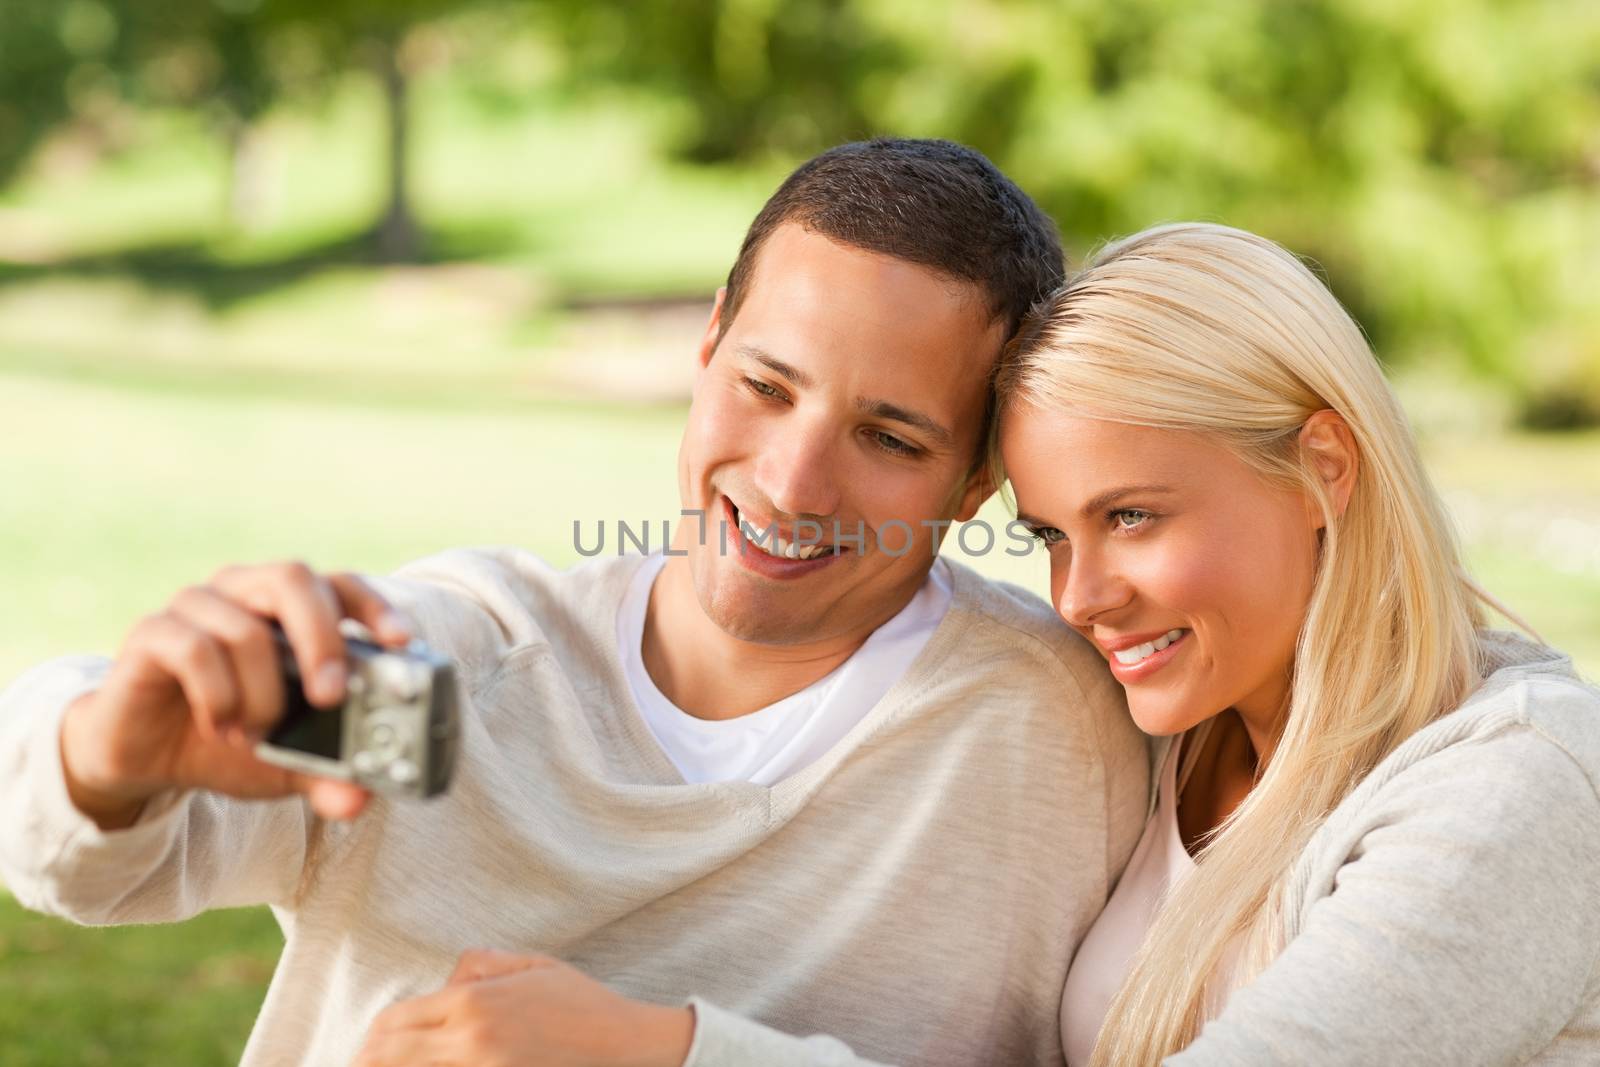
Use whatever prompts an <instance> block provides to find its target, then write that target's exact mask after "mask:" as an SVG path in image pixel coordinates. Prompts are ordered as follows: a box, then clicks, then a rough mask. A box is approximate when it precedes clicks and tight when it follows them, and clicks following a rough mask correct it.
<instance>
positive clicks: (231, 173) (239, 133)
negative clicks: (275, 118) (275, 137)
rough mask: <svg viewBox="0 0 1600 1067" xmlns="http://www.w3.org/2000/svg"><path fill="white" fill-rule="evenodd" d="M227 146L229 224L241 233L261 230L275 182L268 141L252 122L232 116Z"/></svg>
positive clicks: (228, 121) (226, 127)
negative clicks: (269, 160) (269, 163)
mask: <svg viewBox="0 0 1600 1067" xmlns="http://www.w3.org/2000/svg"><path fill="white" fill-rule="evenodd" d="M224 122H225V124H226V125H225V129H224V132H223V136H224V138H225V139H226V143H227V152H228V177H227V192H226V198H227V209H226V210H227V222H228V227H229V228H230V229H233V230H236V231H239V232H241V233H252V232H255V231H257V230H260V229H261V228H262V227H263V226H264V225H265V223H266V221H267V215H268V213H269V199H270V196H271V192H272V189H271V181H270V175H269V174H268V167H267V158H266V156H267V152H266V144H265V139H264V138H263V137H262V135H261V131H260V130H259V129H258V128H257V127H256V125H255V124H254V123H253V122H251V121H250V120H248V119H246V118H244V117H243V116H240V115H229V116H228V117H227V119H225V120H224Z"/></svg>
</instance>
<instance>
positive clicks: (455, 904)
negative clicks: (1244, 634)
mask: <svg viewBox="0 0 1600 1067" xmlns="http://www.w3.org/2000/svg"><path fill="white" fill-rule="evenodd" d="M1061 273H1062V270H1061V254H1060V249H1059V245H1058V243H1057V240H1056V237H1055V235H1054V232H1053V228H1052V226H1051V224H1050V223H1049V220H1048V219H1046V218H1045V217H1044V216H1043V215H1042V214H1041V213H1040V212H1039V211H1038V209H1037V208H1036V207H1035V206H1034V205H1033V204H1032V202H1031V201H1030V200H1028V198H1027V197H1026V196H1025V195H1024V194H1022V193H1021V191H1020V190H1018V189H1017V188H1016V187H1015V186H1014V185H1012V184H1011V182H1010V181H1009V180H1007V179H1006V178H1005V177H1004V176H1003V175H1002V174H1000V173H999V171H997V170H996V169H995V168H994V167H993V165H992V164H990V163H989V162H988V161H987V160H985V159H983V157H982V156H980V155H978V154H977V153H975V152H972V151H971V150H968V149H964V148H961V147H959V146H955V145H951V144H948V143H945V142H930V141H877V142H871V143H866V144H855V145H846V146H843V147H841V148H837V149H834V150H832V151H829V152H826V153H824V154H823V155H822V156H819V157H818V158H816V159H814V160H812V161H810V162H809V163H807V164H805V165H804V166H802V167H801V168H800V169H799V170H798V171H796V172H795V174H794V175H792V176H791V177H790V178H789V179H788V180H787V181H786V182H785V183H784V185H783V186H782V187H781V188H780V189H779V190H778V192H777V193H776V194H775V195H774V197H773V198H772V200H771V201H769V202H768V204H767V205H766V207H765V208H764V209H763V210H762V212H761V214H760V215H759V216H758V217H757V219H756V221H755V223H754V224H753V225H752V227H751V230H750V233H749V234H748V236H747V237H746V240H745V242H744V245H743V248H742V249H741V251H740V254H739V258H738V260H737V262H736V263H735V265H734V267H733V270H732V272H731V274H730V276H729V279H728V285H727V287H726V289H725V290H724V291H722V292H721V293H719V294H718V298H717V302H716V305H715V307H714V309H713V311H712V314H711V319H710V322H709V324H708V326H707V329H706V332H705V336H704V338H703V339H702V341H701V343H700V346H699V352H698V370H697V378H696V382H695V387H694V400H693V405H692V407H691V410H690V415H689V420H688V426H687V428H686V430H685V434H684V438H683V444H682V447H681V451H680V457H679V488H680V493H681V499H682V502H683V506H684V509H685V510H686V511H688V512H698V513H700V517H699V518H696V517H690V518H689V519H687V521H685V522H682V523H680V524H679V525H678V528H677V536H676V539H675V543H674V546H673V552H672V553H671V554H668V555H658V556H653V557H647V558H643V559H641V558H639V557H628V558H603V559H597V560H594V561H592V562H590V563H589V564H587V565H585V566H581V567H578V568H576V569H575V570H572V571H569V572H565V573H558V572H555V571H552V570H551V569H549V568H547V567H545V566H544V565H542V564H541V563H540V562H539V561H537V560H535V559H532V558H530V557H528V556H527V555H526V554H524V553H521V552H518V551H515V550H512V549H492V550H479V551H456V552H449V553H445V554H443V555H441V556H438V557H435V558H433V559H430V560H425V561H422V562H421V563H418V564H414V565H412V566H410V567H407V568H404V569H402V570H401V571H400V572H399V573H398V574H396V575H394V576H392V577H390V578H386V579H375V580H371V581H370V582H369V581H366V580H363V579H360V578H357V577H355V576H353V575H334V576H330V577H323V576H319V575H317V574H314V573H313V572H311V571H309V570H308V569H307V568H305V567H303V566H301V565H298V564H293V565H286V566H269V567H238V568H229V569H226V570H224V571H223V572H221V573H220V574H218V575H217V576H216V578H214V579H213V580H212V582H210V583H209V584H207V585H205V586H197V587H194V588H191V589H189V590H186V591H184V592H183V593H180V594H179V595H178V596H177V597H176V598H175V599H174V600H173V601H172V603H171V605H170V606H169V607H168V609H167V610H166V611H165V612H163V613H161V614H159V615H156V616H153V617H151V618H150V619H148V620H145V621H144V622H143V623H141V624H140V625H139V626H137V627H136V628H135V629H134V630H133V631H132V633H131V634H130V636H129V638H128V640H127V642H126V643H125V645H124V647H123V648H122V650H121V652H120V653H119V655H118V657H117V659H116V661H115V662H114V663H106V662H103V661H97V660H70V661H61V662H57V663H55V664H50V665H46V666H45V667H42V668H40V669H38V670H37V671H35V672H33V673H32V674H30V675H28V676H26V677H25V678H24V679H22V680H21V681H19V682H17V683H16V685H14V686H13V687H12V689H11V690H9V691H8V692H7V693H6V694H5V697H4V698H3V700H0V760H3V761H4V762H3V763H0V877H3V878H4V880H5V881H6V882H7V883H8V884H9V885H10V886H11V888H12V890H13V892H14V893H15V894H16V895H17V897H18V898H19V899H20V900H22V901H23V902H24V903H25V904H27V905H29V906H31V907H34V908H38V909H40V910H45V911H50V912H54V913H56V914H61V915H65V916H67V917H69V918H72V919H75V920H77V921H80V922H87V923H115V922H150V921H172V920H177V919H182V918H185V917H187V916H189V915H192V914H194V913H195V912H197V911H199V910H201V909H203V908H209V907H219V906H227V905H234V904H244V903H254V902H265V903H268V904H270V905H272V906H273V908H274V911H275V913H276V914H277V916H278V919H279V921H280V923H281V924H282V926H283V928H284V932H285V935H286V945H285V949H284V954H283V958H282V960H281V962H280V964H279V968H278V971H277V974H276V976H275V978H274V980H273V983H272V987H271V989H270V990H269V992H268V995H267V999H266V1003H265V1004H264V1005H263V1008H262V1013H261V1017H260V1019H259V1021H258V1024H257V1026H256V1029H255V1031H254V1033H253V1034H252V1036H251V1040H250V1043H249V1046H248V1047H247V1049H246V1052H245V1063H246V1064H251V1065H255V1064H289V1063H343V1062H348V1060H349V1058H350V1057H351V1055H352V1054H354V1053H356V1051H357V1050H358V1048H362V1047H363V1045H364V1046H365V1049H364V1051H363V1052H362V1054H361V1055H362V1059H363V1061H364V1062H367V1063H382V1062H393V1063H409V1062H416V1063H422V1062H448V1063H454V1062H460V1063H488V1062H501V1061H504V1062H529V1061H532V1062H547V1061H548V1062H574V1063H575V1062H591V1063H598V1062H614V1063H624V1062H632V1063H641V1064H643V1063H649V1062H661V1063H665V1064H669V1065H675V1064H677V1063H680V1062H683V1060H684V1058H685V1057H686V1056H687V1057H688V1059H689V1060H690V1062H692V1063H694V1064H697V1065H711V1064H716V1063H721V1062H728V1063H732V1062H761V1063H774V1062H781V1061H785V1060H788V1061H790V1062H796V1063H805V1062H828V1059H827V1057H832V1056H835V1055H837V1054H839V1046H837V1045H836V1044H834V1043H833V1042H830V1041H820V1042H811V1043H807V1042H804V1041H802V1040H800V1039H798V1038H791V1037H787V1036H785V1035H784V1034H783V1033H780V1032H778V1031H786V1032H788V1033H795V1032H801V1033H812V1032H817V1031H821V1032H825V1033H829V1034H832V1035H834V1036H835V1037H837V1038H839V1039H840V1040H842V1041H844V1042H846V1043H847V1044H848V1045H849V1046H851V1047H852V1048H854V1049H855V1051H856V1052H858V1053H860V1054H862V1055H865V1056H870V1057H873V1058H877V1059H888V1060H893V1061H894V1062H898V1063H906V1064H929V1065H942V1064H949V1065H955V1064H963V1065H965V1064H978V1063H995V1064H1002V1063H1003V1064H1016V1063H1057V1062H1059V1060H1060V1057H1061V1050H1060V1043H1059V1036H1058V1035H1059V1030H1058V1027H1057V1020H1056V1013H1057V1005H1058V1003H1059V997H1060V991H1061V987H1062V984H1063V981H1064V977H1065V973H1066V968H1067V964H1068V962H1069V960H1070V958H1071V955H1072V953H1073V951H1074V949H1075V947H1076V945H1077V942H1078V939H1079V937H1080V936H1081V935H1082V933H1083V931H1084V930H1085V928H1086V927H1087V926H1088V924H1089V923H1090V922H1091V921H1092V919H1093V918H1094V917H1095V915H1096V914H1097V913H1098V912H1099V910H1100V908H1101V906H1102V905H1103V903H1104V901H1105V898H1106V895H1107V891H1108V889H1109V886H1110V884H1111V883H1112V882H1113V881H1114V879H1115V878H1116V876H1117V874H1118V873H1119V872H1120V870H1121V867H1122V865H1123V863H1124V862H1125V861H1126V859H1127V856H1128V854H1129V853H1130V852H1131V850H1132V848H1133V845H1134V842H1135V840H1136V839H1137V837H1138V835H1139V832H1140V828H1141V824H1142V821H1143V815H1144V808H1145V799H1146V758H1145V752H1144V747H1143V744H1142V742H1141V740H1140V738H1139V736H1138V735H1137V733H1136V731H1135V730H1134V728H1133V727H1132V725H1131V723H1130V722H1129V720H1128V718H1127V716H1126V713H1125V712H1124V710H1123V708H1122V703H1121V698H1120V694H1119V693H1118V691H1117V689H1116V687H1115V685H1114V684H1113V682H1112V681H1111V679H1110V678H1109V676H1108V675H1107V674H1106V673H1105V671H1104V670H1103V667H1102V666H1101V663H1100V659H1099V657H1098V656H1097V655H1096V654H1095V653H1094V652H1093V651H1092V650H1090V649H1089V648H1088V647H1087V646H1086V645H1084V644H1083V643H1082V642H1081V641H1079V640H1078V639H1077V638H1076V637H1075V636H1074V635H1073V634H1071V632H1070V631H1069V630H1067V628H1066V627H1064V626H1062V625H1061V624H1060V623H1059V622H1058V621H1057V620H1056V618H1055V617H1054V615H1053V614H1052V613H1051V611H1050V610H1049V608H1048V607H1047V606H1046V605H1044V604H1042V603H1039V602H1038V601H1036V600H1035V599H1033V598H1031V597H1028V596H1027V595H1025V594H1021V593H1019V592H1016V591H1013V590H1010V589H1008V588H1005V587H1000V586H995V585H992V584H990V583H987V582H985V581H983V580H982V579H980V578H978V577H977V576H976V575H975V574H973V573H972V572H970V571H968V570H966V569H965V568H962V567H959V566H954V565H950V564H947V563H945V562H942V561H937V555H936V553H937V542H938V537H937V534H938V531H939V524H940V523H944V524H948V523H949V522H952V521H956V522H959V521H964V520H966V519H968V518H971V517H972V515H973V514H974V512H975V511H976V510H977V508H978V506H979V504H980V503H981V502H982V500H983V498H984V497H985V495H986V494H987V493H988V492H989V490H990V486H989V484H988V483H987V481H986V480H985V478H984V474H983V471H984V464H983V462H982V452H983V447H984V442H985V437H986V423H987V420H988V417H989V413H988V387H987V383H988V379H989V375H990V372H991V370H992V368H993V365H994V363H995V360H996V359H997V357H998V354H999V352H1000V349H1001V346H1002V344H1003V343H1004V341H1005V340H1006V338H1007V337H1008V336H1009V335H1010V333H1011V332H1012V331H1013V330H1014V329H1015V327H1016V325H1017V323H1018V321H1019V320H1020V318H1021V316H1022V314H1023V312H1024V311H1025V310H1026V308H1027V307H1028V306H1029V304H1030V303H1031V302H1032V301H1033V300H1035V299H1037V298H1038V297H1039V296H1040V295H1041V294H1043V293H1044V292H1046V291H1048V290H1049V289H1050V288H1052V287H1053V286H1054V285H1055V284H1057V283H1058V282H1059V280H1060V277H1061ZM574 447H575V449H581V447H582V442H574ZM512 491H515V492H530V491H537V486H536V485H523V484H519V485H517V486H515V487H513V489H512ZM545 506H546V507H558V506H559V502H558V501H549V502H546V503H545ZM701 519H703V522H702V521H700V520H701ZM936 561H937V562H936ZM395 609H398V610H399V612H400V617H397V616H396V614H395ZM341 615H346V616H350V617H353V618H355V619H357V620H358V621H361V622H363V623H365V624H367V625H368V626H369V627H370V628H371V629H373V631H374V632H375V633H376V634H377V635H378V636H379V637H381V638H383V639H385V640H389V641H398V640H403V639H404V637H405V636H406V634H407V633H408V632H415V633H417V634H419V635H420V636H422V637H423V638H425V639H426V640H427V641H428V642H429V643H430V644H432V645H434V646H435V647H437V648H439V649H440V650H442V651H444V652H445V653H447V654H448V655H450V656H451V657H452V658H453V659H454V660H455V661H456V663H457V665H458V671H459V675H460V677H461V681H462V686H463V690H464V707H465V713H464V724H463V737H462V742H461V744H462V756H461V763H460V767H459V769H458V773H457V779H456V782H455V784H454V785H453V787H452V789H451V791H450V793H449V794H448V795H447V796H446V797H445V798H443V799H442V800H439V801H437V802H434V803H430V804H404V803H391V802H385V801H381V800H372V801H371V802H369V801H368V798H366V797H365V796H364V795H362V794H361V793H360V792H359V791H357V790H354V789H353V788H352V787H350V786H347V785H341V784H338V783H332V782H317V781H313V780H309V779H305V778H301V777H298V776H295V775H292V774H288V773H286V772H282V771H278V770H274V769H272V768H268V767H266V766H265V765H263V764H261V763H259V762H258V761H256V760H255V759H254V758H253V757H252V756H251V755H250V754H249V745H250V743H251V740H252V738H253V737H254V736H256V735H258V734H259V732H260V731H261V730H262V729H264V728H265V727H266V726H268V725H269V724H270V723H271V722H272V721H273V720H274V718H275V717H276V715H277V714H278V709H279V707H280V705H281V700H282V693H281V691H280V690H279V688H278V682H277V681H276V677H275V674H274V669H273V659H272V649H271V644H270V641H269V640H268V637H267V632H266V627H265V625H264V623H263V620H264V619H265V618H277V619H279V620H281V622H282V625H283V627H284V629H285V631H286V632H287V634H288V636H289V639H290V642H291V644H292V646H293V649H294V652H295V655H296V658H297V659H298V661H299V662H300V664H301V667H302V671H303V673H304V676H305V677H306V678H308V679H310V681H309V682H308V696H309V697H310V698H311V699H313V700H316V701H321V702H324V703H331V702H335V701H337V699H338V698H339V695H340V694H341V693H342V689H343V684H344V675H343V668H342V666H341V664H342V645H341V642H340V638H339V635H338V631H337V629H336V626H335V623H336V621H337V619H338V618H339V616H341ZM402 618H403V620H404V621H402ZM296 794H304V795H303V796H299V795H296ZM261 797H277V798H278V799H272V800H260V799H257V800H253V801H250V800H245V799H243V798H261ZM363 807H365V808H366V809H367V810H366V811H365V813H364V814H361V816H360V817H359V818H354V816H355V815H357V813H358V812H360V811H361V809H362V808H363ZM476 948H487V949H495V950H502V951H506V952H510V953H513V954H516V953H541V954H548V956H550V957H557V958H559V959H560V960H564V961H566V964H564V965H563V964H556V963H554V962H553V961H550V960H547V959H545V958H544V957H543V956H520V955H512V956H499V955H496V954H494V953H488V954H485V953H472V952H468V953H467V954H466V955H463V952H465V951H466V950H471V949H476ZM566 965H571V966H572V967H576V968H577V969H578V971H581V972H585V973H587V974H588V975H590V976H593V978H594V979H596V980H598V982H599V983H603V986H602V985H596V984H593V983H590V980H589V979H586V978H583V977H582V975H579V974H578V973H577V971H572V970H570V969H569V968H568V967H567V966H566ZM447 976H450V977H452V985H451V988H450V989H447V990H446V991H445V992H443V993H434V991H435V990H437V989H438V988H439V986H440V984H441V983H442V982H443V981H444V980H445V979H446V978H447ZM574 976H576V977H574ZM511 978H516V979H518V981H517V982H511V981H509V980H510V979H511ZM541 982H543V983H544V984H542V985H541V984H540V983H541ZM585 983H589V984H585ZM607 987H609V988H607ZM463 991H464V992H463ZM611 991H615V992H611ZM624 995H625V996H624ZM691 995H692V996H694V997H695V998H696V999H694V1000H693V1002H692V1011H691V1010H688V1009H685V1008H683V1007H672V1006H670V1005H674V1004H679V1005H681V1004H682V1003H683V998H684V997H686V996H691ZM606 998H611V999H610V1000H607V999H606ZM625 998H637V999H625ZM552 1012H554V1014H553V1015H552ZM380 1013H382V1015H381V1017H380ZM735 1013H737V1014H735ZM374 1019H378V1020H379V1021H378V1025H377V1026H375V1027H373V1026H372V1025H371V1024H372V1023H373V1020H374ZM552 1019H553V1020H554V1022H555V1023H556V1024H561V1023H562V1022H563V1020H564V1025H565V1029H563V1026H562V1025H549V1026H545V1027H544V1028H543V1029H542V1030H541V1029H540V1028H539V1026H537V1025H535V1024H537V1023H540V1021H541V1020H543V1021H546V1022H549V1021H551V1020H552ZM369 1027H370V1028H371V1033H370V1035H369V1033H368V1031H369ZM767 1027H772V1028H774V1029H771V1030H769V1029H767ZM597 1035H598V1038H597V1040H596V1042H593V1043H591V1044H590V1045H588V1046H584V1045H583V1041H584V1040H588V1039H589V1038H596V1037H597ZM600 1038H603V1040H599V1039H600ZM691 1041H692V1042H693V1049H692V1050H691V1048H690V1042H691ZM519 1042H520V1043H522V1047H515V1046H517V1045H518V1043H519ZM563 1042H564V1043H565V1044H566V1045H567V1046H568V1047H567V1048H565V1049H564V1050H562V1052H563V1055H566V1056H567V1058H566V1059H560V1060H557V1059H556V1058H555V1053H556V1049H555V1046H556V1045H557V1044H561V1043H563ZM533 1044H538V1045H539V1046H540V1047H531V1046H532V1045H533ZM602 1046H603V1047H602ZM579 1053H582V1055H579ZM541 1057H547V1058H548V1059H542V1058H541ZM813 1058H815V1059H813Z"/></svg>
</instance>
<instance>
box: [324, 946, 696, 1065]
mask: <svg viewBox="0 0 1600 1067" xmlns="http://www.w3.org/2000/svg"><path fill="white" fill-rule="evenodd" d="M693 1038H694V1014H693V1012H692V1011H690V1010H689V1009H688V1008H667V1007H662V1006H661V1005H659V1004H646V1003H643V1002H641V1001H637V1000H630V999H628V998H627V997H624V996H621V995H620V994H617V993H614V992H612V991H611V990H610V989H607V988H606V987H605V986H603V985H601V984H600V983H599V982H596V981H595V980H594V979H592V978H590V977H588V976H587V975H585V974H583V973H582V972H581V971H579V970H577V969H576V968H573V967H569V966H567V965H566V964H565V963H562V962H561V961H560V960H554V959H550V958H549V957H548V956H522V955H514V954H512V953H509V952H493V951H473V952H468V953H466V954H465V955H463V956H462V957H461V960H460V961H459V962H458V963H457V964H456V969H455V973H454V974H452V975H451V976H450V981H449V982H448V983H446V985H445V987H444V988H443V989H442V990H440V991H439V992H437V993H432V994H429V995H428V996H425V997H416V998H414V999H412V1000H402V1001H400V1002H399V1003H397V1004H395V1005H394V1006H393V1007H390V1008H389V1009H387V1010H386V1011H384V1012H383V1013H382V1014H381V1015H379V1016H378V1018H377V1019H376V1020H375V1021H374V1022H373V1024H372V1030H371V1031H370V1032H369V1033H368V1034H367V1042H366V1044H365V1045H364V1046H362V1049H361V1052H360V1054H359V1055H358V1056H357V1057H356V1059H355V1063H354V1065H353V1067H424V1065H426V1067H513V1065H515V1067H530V1065H539V1067H681V1065H682V1064H683V1061H684V1060H685V1059H686V1058H687V1057H688V1055H689V1045H690V1042H691V1041H692V1040H693Z"/></svg>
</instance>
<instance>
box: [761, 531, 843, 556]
mask: <svg viewBox="0 0 1600 1067" xmlns="http://www.w3.org/2000/svg"><path fill="white" fill-rule="evenodd" d="M743 529H744V536H745V540H747V541H749V542H750V544H751V545H752V546H754V547H755V548H757V549H760V550H761V551H762V552H765V553H766V554H767V555H769V556H777V557H778V558H780V559H815V558H816V557H818V556H823V555H829V554H831V553H832V552H833V546H831V545H822V544H812V545H802V544H796V543H795V542H793V541H785V540H784V539H783V538H781V537H779V536H778V535H777V534H775V533H774V534H767V535H766V536H764V537H763V536H762V534H763V533H764V531H762V530H752V529H751V528H750V527H748V526H745V527H744V528H743Z"/></svg>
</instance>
